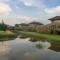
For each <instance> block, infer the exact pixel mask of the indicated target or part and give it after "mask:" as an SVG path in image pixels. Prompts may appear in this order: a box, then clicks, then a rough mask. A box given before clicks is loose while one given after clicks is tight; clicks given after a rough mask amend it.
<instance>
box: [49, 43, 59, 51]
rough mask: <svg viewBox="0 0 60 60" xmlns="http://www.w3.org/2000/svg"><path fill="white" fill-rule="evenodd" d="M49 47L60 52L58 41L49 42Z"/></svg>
mask: <svg viewBox="0 0 60 60" xmlns="http://www.w3.org/2000/svg"><path fill="white" fill-rule="evenodd" d="M49 49H51V50H54V51H56V52H60V43H51V47H50V48H49Z"/></svg>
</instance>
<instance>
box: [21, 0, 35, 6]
mask: <svg viewBox="0 0 60 60" xmlns="http://www.w3.org/2000/svg"><path fill="white" fill-rule="evenodd" d="M21 1H22V2H23V4H24V5H25V6H32V5H33V4H34V2H35V1H34V0H21Z"/></svg>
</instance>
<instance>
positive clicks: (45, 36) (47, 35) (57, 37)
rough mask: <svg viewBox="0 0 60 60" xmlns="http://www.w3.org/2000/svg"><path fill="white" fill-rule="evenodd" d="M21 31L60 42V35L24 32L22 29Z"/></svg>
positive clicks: (42, 38)
mask: <svg viewBox="0 0 60 60" xmlns="http://www.w3.org/2000/svg"><path fill="white" fill-rule="evenodd" d="M19 33H20V34H24V35H27V36H29V37H34V38H39V39H41V40H47V41H55V42H60V35H52V34H41V33H37V32H24V31H20V32H19Z"/></svg>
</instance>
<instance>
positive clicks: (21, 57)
mask: <svg viewBox="0 0 60 60" xmlns="http://www.w3.org/2000/svg"><path fill="white" fill-rule="evenodd" d="M28 40H30V38H26V39H19V38H16V39H15V40H11V41H4V42H3V43H2V42H1V43H0V60H60V52H59V53H58V52H55V51H53V50H51V49H48V48H49V47H50V46H51V44H50V43H49V42H47V41H45V42H42V41H40V42H39V41H37V42H35V43H33V42H30V41H28ZM39 44H40V45H41V46H42V48H40V49H39V47H40V46H39V47H35V46H36V45H39Z"/></svg>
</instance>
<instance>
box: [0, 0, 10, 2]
mask: <svg viewBox="0 0 60 60" xmlns="http://www.w3.org/2000/svg"><path fill="white" fill-rule="evenodd" d="M9 1H10V0H0V2H9Z"/></svg>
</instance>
